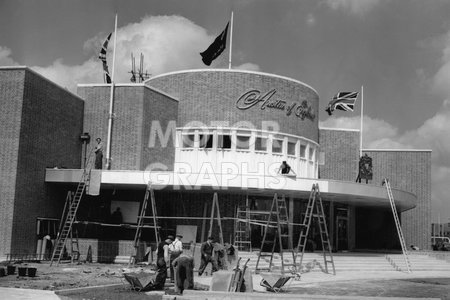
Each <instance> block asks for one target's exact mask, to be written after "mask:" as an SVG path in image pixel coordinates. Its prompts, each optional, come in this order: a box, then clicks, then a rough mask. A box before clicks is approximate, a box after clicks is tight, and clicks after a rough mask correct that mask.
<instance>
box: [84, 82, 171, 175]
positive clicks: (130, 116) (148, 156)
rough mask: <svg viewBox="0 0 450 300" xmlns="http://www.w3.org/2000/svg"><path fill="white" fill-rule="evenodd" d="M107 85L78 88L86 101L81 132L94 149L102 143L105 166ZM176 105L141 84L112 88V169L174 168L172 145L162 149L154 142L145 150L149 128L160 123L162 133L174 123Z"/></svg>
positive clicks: (108, 98) (107, 106)
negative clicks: (151, 165) (153, 164)
mask: <svg viewBox="0 0 450 300" xmlns="http://www.w3.org/2000/svg"><path fill="white" fill-rule="evenodd" d="M110 91H111V88H110V86H107V85H95V86H79V87H78V94H79V95H80V97H81V98H83V99H85V101H86V105H85V114H84V115H85V118H84V132H89V134H90V135H91V139H92V142H91V144H90V145H89V149H93V147H94V146H95V139H96V138H97V137H100V138H101V139H102V141H103V144H104V152H103V156H104V167H105V159H106V147H107V139H108V114H109V101H110ZM176 112H177V106H176V102H175V101H174V100H172V99H169V98H168V97H167V96H164V95H162V94H160V93H157V92H154V91H151V90H150V89H149V88H148V87H145V86H143V85H131V84H130V85H124V86H122V85H119V86H116V87H115V89H114V119H113V126H112V128H113V129H112V138H111V159H112V162H111V169H112V170H144V169H145V167H146V166H147V165H148V164H149V163H151V162H155V161H156V162H162V163H165V164H167V165H168V166H170V167H171V168H173V160H174V155H175V150H174V148H173V143H171V144H169V147H168V148H166V149H161V147H160V144H159V143H157V144H156V146H155V147H154V148H152V149H149V148H148V138H149V132H150V126H151V123H152V121H153V120H158V121H161V125H162V128H163V130H165V127H166V123H168V121H169V120H176Z"/></svg>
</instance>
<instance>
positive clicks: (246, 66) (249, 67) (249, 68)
mask: <svg viewBox="0 0 450 300" xmlns="http://www.w3.org/2000/svg"><path fill="white" fill-rule="evenodd" d="M234 69H238V70H246V71H256V72H258V71H260V68H259V66H258V65H256V64H252V63H245V64H242V65H240V66H237V67H234Z"/></svg>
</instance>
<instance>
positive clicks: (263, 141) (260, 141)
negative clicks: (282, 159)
mask: <svg viewBox="0 0 450 300" xmlns="http://www.w3.org/2000/svg"><path fill="white" fill-rule="evenodd" d="M255 150H256V151H267V138H265V137H256V140H255Z"/></svg>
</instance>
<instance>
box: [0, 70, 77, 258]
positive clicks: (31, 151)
mask: <svg viewBox="0 0 450 300" xmlns="http://www.w3.org/2000/svg"><path fill="white" fill-rule="evenodd" d="M0 73H2V77H3V76H5V77H7V79H6V78H0V79H2V85H1V86H2V92H1V96H0V98H1V101H2V107H7V109H6V110H3V109H2V111H1V116H2V117H1V118H2V120H3V119H5V121H6V122H9V124H10V125H11V129H7V130H6V131H7V132H6V133H3V132H2V134H6V135H7V136H6V138H7V139H8V140H10V141H11V145H10V146H9V149H1V154H2V161H3V160H8V159H11V162H10V163H9V165H8V166H6V167H7V170H9V171H10V172H8V175H9V176H10V179H8V180H6V181H3V178H2V184H4V182H8V183H9V184H11V185H10V187H8V188H6V189H5V191H6V192H7V193H6V194H7V195H8V196H7V197H8V198H4V199H2V206H3V204H4V203H5V204H6V205H5V207H4V208H5V209H2V217H1V223H2V227H3V228H8V229H9V230H11V233H10V234H8V232H6V236H5V237H4V238H3V236H2V237H1V240H2V244H3V241H6V243H4V245H3V246H2V247H3V248H2V249H0V250H1V251H0V255H5V254H6V253H9V252H14V253H25V252H28V253H30V252H32V251H34V248H35V246H36V218H37V217H59V215H60V213H61V209H62V206H59V205H58V203H60V202H62V203H63V200H62V201H59V199H61V197H62V199H64V198H63V197H64V195H60V194H59V193H58V190H57V189H55V190H53V191H52V192H50V191H48V187H47V186H46V184H45V181H44V177H45V168H46V167H54V166H58V167H66V168H77V167H79V166H80V163H81V162H80V157H81V142H80V139H79V136H80V134H81V132H82V120H83V101H82V100H81V99H80V98H78V97H77V96H76V95H73V94H72V93H70V92H68V91H67V90H65V89H63V88H61V87H59V86H57V85H55V84H54V83H53V82H50V81H48V80H47V79H45V78H43V77H41V76H40V75H38V74H36V73H35V72H33V71H31V70H29V69H27V68H16V69H11V70H5V69H2V70H1V72H0ZM5 81H6V82H7V84H6V90H3V88H4V87H5V85H4V84H3V82H5ZM10 88H14V89H15V90H16V93H15V94H14V95H11V94H10V93H9V92H8V91H7V90H8V89H10ZM3 104H4V105H3ZM2 124H5V123H3V122H2ZM7 127H9V126H7ZM8 131H11V132H8ZM8 144H9V143H8ZM12 149H14V150H15V153H12V152H9V151H8V150H12ZM5 150H6V151H5ZM2 170H4V169H3V168H2ZM2 174H4V173H3V172H2ZM11 190H12V191H11ZM2 193H3V188H2ZM56 199H58V200H56ZM62 205H63V204H62ZM2 208H3V207H2ZM3 214H5V215H6V216H5V217H4V216H3ZM3 225H4V226H3ZM2 235H3V233H2ZM30 249H33V250H31V251H30Z"/></svg>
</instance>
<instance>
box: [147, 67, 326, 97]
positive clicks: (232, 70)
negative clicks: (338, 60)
mask: <svg viewBox="0 0 450 300" xmlns="http://www.w3.org/2000/svg"><path fill="white" fill-rule="evenodd" d="M198 72H230V73H231V72H233V73H247V74H255V75H264V76H270V77H275V78H280V79H284V80H289V81H293V82H295V83H299V84H301V85H304V86H306V87H308V88H310V89H311V90H313V91H314V92H315V93H316V94H317V96H319V93H318V92H317V91H316V89H314V88H313V87H312V86H310V85H309V84H306V83H304V82H302V81H300V80H297V79H293V78H290V77H286V76H281V75H276V74H271V73H265V72H257V71H248V70H239V69H190V70H181V71H173V72H168V73H163V74H159V75H155V76H153V77H151V78H149V79H147V80H145V81H144V83H145V84H147V83H148V84H151V83H150V81H151V80H153V79H156V78H159V77H164V76H168V75H174V74H182V73H198Z"/></svg>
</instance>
